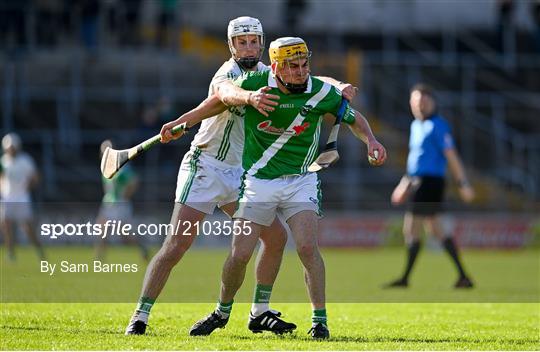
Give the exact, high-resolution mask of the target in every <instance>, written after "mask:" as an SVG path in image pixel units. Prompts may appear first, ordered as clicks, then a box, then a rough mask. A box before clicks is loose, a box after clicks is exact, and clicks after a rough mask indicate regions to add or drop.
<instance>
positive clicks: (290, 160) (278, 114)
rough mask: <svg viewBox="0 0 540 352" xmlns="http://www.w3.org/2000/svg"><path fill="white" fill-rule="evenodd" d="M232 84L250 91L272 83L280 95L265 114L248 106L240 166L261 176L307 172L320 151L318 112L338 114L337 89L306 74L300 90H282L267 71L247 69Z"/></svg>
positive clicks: (350, 118)
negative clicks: (285, 91) (306, 77)
mask: <svg viewBox="0 0 540 352" xmlns="http://www.w3.org/2000/svg"><path fill="white" fill-rule="evenodd" d="M235 84H236V85H238V86H239V87H241V88H243V89H246V90H253V91H255V90H258V89H259V88H262V87H265V86H270V87H272V89H271V90H270V91H268V94H275V95H279V97H280V99H279V100H278V105H277V106H275V110H274V111H272V112H270V113H269V116H268V117H265V116H263V115H261V114H260V113H259V112H258V111H257V110H256V109H255V108H253V107H252V106H246V110H245V115H244V129H245V142H244V152H243V156H242V166H243V168H244V170H246V172H247V173H248V174H250V175H253V176H255V177H257V178H263V179H274V178H277V177H280V176H284V175H300V174H304V173H306V172H307V168H308V167H309V165H310V164H311V163H312V162H313V161H314V160H315V159H316V158H317V155H318V149H319V137H320V133H321V123H322V117H323V115H324V114H326V113H330V114H334V115H336V114H337V111H338V109H339V106H340V104H341V92H340V91H339V90H338V89H336V88H335V87H333V86H332V85H330V84H328V83H324V82H322V81H321V80H319V79H317V78H315V77H309V79H308V86H307V89H306V91H305V92H304V93H301V94H284V93H282V92H281V91H280V90H279V88H278V87H277V84H276V80H275V78H274V76H273V75H272V73H271V72H270V71H267V72H247V73H245V74H244V75H243V76H241V77H239V78H238V79H236V80H235ZM343 121H345V122H347V123H349V124H352V123H353V122H354V111H353V110H352V109H351V108H350V107H349V106H348V105H347V108H346V110H345V115H344V117H343Z"/></svg>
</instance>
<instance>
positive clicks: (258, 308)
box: [251, 303, 270, 317]
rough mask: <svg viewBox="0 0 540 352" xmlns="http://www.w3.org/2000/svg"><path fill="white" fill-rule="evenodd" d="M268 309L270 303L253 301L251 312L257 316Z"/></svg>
mask: <svg viewBox="0 0 540 352" xmlns="http://www.w3.org/2000/svg"><path fill="white" fill-rule="evenodd" d="M268 310H270V303H253V304H252V305H251V314H252V315H254V316H256V317H258V316H259V315H261V314H263V313H264V312H266V311H268Z"/></svg>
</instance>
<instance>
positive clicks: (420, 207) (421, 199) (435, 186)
mask: <svg viewBox="0 0 540 352" xmlns="http://www.w3.org/2000/svg"><path fill="white" fill-rule="evenodd" d="M444 187H445V182H444V177H437V176H420V185H419V186H418V188H417V189H416V191H415V192H414V193H413V194H412V195H411V197H410V202H409V206H408V210H409V211H411V212H412V213H413V214H414V215H421V216H431V215H435V214H437V213H439V212H441V211H442V208H443V206H442V203H443V199H444Z"/></svg>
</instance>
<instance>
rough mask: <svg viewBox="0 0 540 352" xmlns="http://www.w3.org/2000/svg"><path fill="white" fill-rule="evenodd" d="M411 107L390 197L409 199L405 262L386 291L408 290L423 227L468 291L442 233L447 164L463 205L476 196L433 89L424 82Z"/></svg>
mask: <svg viewBox="0 0 540 352" xmlns="http://www.w3.org/2000/svg"><path fill="white" fill-rule="evenodd" d="M409 103H410V107H411V112H412V114H413V116H414V120H413V122H412V123H411V133H410V137H409V156H408V158H407V174H406V175H405V176H403V177H402V178H401V181H400V182H399V184H398V185H397V187H396V188H395V190H394V192H393V193H392V203H393V204H394V205H400V204H403V203H404V202H406V201H407V200H408V199H410V202H409V208H408V210H407V212H406V213H405V219H404V221H403V237H404V238H405V243H406V244H407V263H406V266H405V270H404V273H403V275H402V276H401V277H400V278H399V279H397V280H395V281H393V282H391V283H390V284H388V285H387V287H389V288H390V287H407V286H408V285H409V275H410V273H411V270H412V268H413V265H414V263H415V261H416V257H417V255H418V252H419V251H420V247H421V240H420V235H421V234H422V226H423V227H424V228H425V229H426V232H429V234H430V235H432V236H435V237H436V238H437V239H439V240H440V241H441V244H442V247H443V248H444V249H445V250H446V252H447V253H448V255H449V256H450V257H451V259H452V262H453V263H454V264H455V266H456V269H457V271H458V274H459V278H458V280H457V282H456V283H455V285H454V287H456V288H471V287H473V283H472V282H471V280H470V279H469V276H468V275H467V274H466V273H465V270H464V269H463V265H462V264H461V260H460V258H459V253H458V249H457V247H456V245H455V242H454V239H453V238H452V236H451V235H448V234H445V232H444V228H443V226H442V224H441V220H440V217H439V213H440V212H441V211H442V203H443V199H444V188H445V174H446V168H447V164H448V166H449V168H450V171H451V172H452V175H453V176H454V178H455V179H456V181H457V183H458V186H459V193H460V196H461V198H462V199H463V200H464V201H465V202H471V201H472V200H473V198H474V190H473V188H472V187H471V185H470V183H469V181H468V180H467V176H466V174H465V170H464V169H463V165H462V163H461V160H460V158H459V156H458V153H457V150H456V148H455V145H454V140H453V138H452V134H451V130H450V126H449V125H448V122H447V121H446V120H445V119H444V118H443V117H442V116H440V115H439V114H438V113H437V106H436V102H435V96H434V93H433V90H432V89H431V88H430V87H428V86H427V85H425V84H417V85H415V86H414V87H413V88H412V89H411V95H410V101H409Z"/></svg>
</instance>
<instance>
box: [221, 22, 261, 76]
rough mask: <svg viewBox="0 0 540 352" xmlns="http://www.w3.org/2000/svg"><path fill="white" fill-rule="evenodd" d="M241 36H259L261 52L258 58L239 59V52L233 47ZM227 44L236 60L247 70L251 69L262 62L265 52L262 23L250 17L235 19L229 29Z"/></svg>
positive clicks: (230, 23)
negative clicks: (234, 39) (234, 41)
mask: <svg viewBox="0 0 540 352" xmlns="http://www.w3.org/2000/svg"><path fill="white" fill-rule="evenodd" d="M240 35H257V36H258V37H259V45H260V51H259V55H258V56H257V57H237V50H236V48H235V47H234V45H233V40H232V39H233V38H234V37H237V36H240ZM227 42H228V43H229V50H230V51H231V54H232V56H233V58H234V60H235V61H236V62H237V63H238V65H240V66H241V67H243V68H245V69H251V68H253V67H255V65H257V63H258V62H259V61H260V60H261V56H262V54H263V51H264V32H263V28H262V24H261V21H259V20H258V19H256V18H253V17H249V16H242V17H238V18H235V19H234V20H231V21H230V22H229V26H228V27H227Z"/></svg>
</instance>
